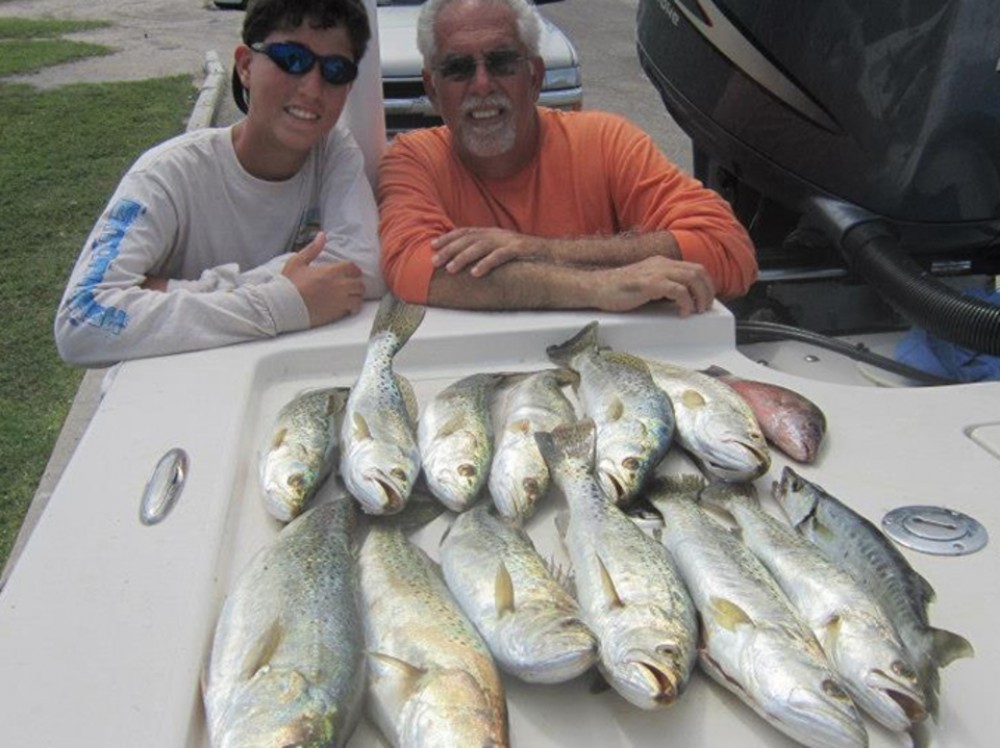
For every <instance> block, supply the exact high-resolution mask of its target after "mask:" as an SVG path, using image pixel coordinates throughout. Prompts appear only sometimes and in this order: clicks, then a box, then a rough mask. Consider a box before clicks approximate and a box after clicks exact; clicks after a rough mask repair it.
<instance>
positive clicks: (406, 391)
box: [340, 294, 425, 514]
mask: <svg viewBox="0 0 1000 748" xmlns="http://www.w3.org/2000/svg"><path fill="white" fill-rule="evenodd" d="M424 311H425V309H424V307H422V306H416V305H413V304H407V303H406V302H404V301H400V300H399V299H397V298H395V297H394V296H393V295H392V294H386V295H385V296H384V297H383V298H382V302H381V303H380V304H379V308H378V312H377V313H376V315H375V321H374V322H373V323H372V329H371V333H370V335H369V337H368V347H367V351H366V354H365V360H364V364H363V365H362V367H361V372H360V374H359V375H358V380H357V382H356V383H355V385H354V386H353V387H352V388H351V394H350V397H348V399H347V406H346V408H345V412H344V425H343V430H342V435H341V458H340V473H341V477H342V478H343V480H344V485H345V486H346V487H347V490H348V491H350V492H351V494H352V495H353V496H354V497H355V498H356V499H357V500H358V502H359V503H360V504H361V508H362V509H364V510H365V512H367V513H368V514H393V513H395V512H398V511H400V510H401V509H402V508H403V507H404V506H405V504H406V501H407V499H408V498H409V496H410V492H411V491H412V490H413V484H414V481H416V479H417V476H418V475H419V473H420V450H419V447H418V445H417V434H416V418H417V416H416V409H417V406H416V402H415V400H414V399H413V390H412V388H411V387H409V386H407V385H406V384H403V383H402V382H401V379H402V378H401V377H399V376H398V375H396V374H395V372H394V371H393V359H394V357H395V356H396V354H397V353H398V352H399V350H400V349H401V348H402V347H403V345H405V343H406V341H407V340H409V339H410V336H411V335H412V334H413V332H414V331H415V330H416V329H417V327H418V326H419V325H420V322H421V321H422V320H423V318H424Z"/></svg>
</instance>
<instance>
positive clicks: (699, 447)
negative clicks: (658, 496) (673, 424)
mask: <svg viewBox="0 0 1000 748" xmlns="http://www.w3.org/2000/svg"><path fill="white" fill-rule="evenodd" d="M645 361H646V364H647V365H648V366H649V371H650V373H651V374H652V375H653V381H654V382H656V384H657V386H659V387H660V388H661V389H662V390H663V391H664V392H666V393H667V395H668V396H669V397H670V402H671V404H672V405H673V408H674V417H675V418H676V419H677V431H676V439H677V443H678V444H680V445H681V446H682V447H683V448H684V449H685V450H687V452H688V453H689V454H690V455H691V456H692V457H694V458H695V460H696V461H697V462H698V463H699V465H700V466H701V468H702V470H704V471H705V472H706V473H707V474H708V475H710V476H714V477H717V478H722V479H723V480H728V481H741V482H742V481H751V480H753V479H754V478H758V477H759V476H761V475H763V474H764V473H766V472H767V471H768V469H769V468H770V467H771V453H770V452H769V451H768V448H767V442H766V441H765V439H764V434H763V432H762V431H761V429H760V424H759V423H758V422H757V418H756V416H754V414H753V411H752V410H750V406H748V405H747V404H746V401H745V400H743V398H742V397H740V396H739V395H738V394H736V392H735V391H734V390H733V389H732V388H731V387H728V386H727V385H725V384H723V383H721V382H719V381H718V380H716V379H715V378H713V377H710V376H708V375H707V374H702V373H701V372H699V371H694V370H693V369H687V368H685V367H683V366H676V365H674V364H668V363H666V362H663V361H655V360H651V359H645Z"/></svg>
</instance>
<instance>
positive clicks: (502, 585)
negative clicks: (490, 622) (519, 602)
mask: <svg viewBox="0 0 1000 748" xmlns="http://www.w3.org/2000/svg"><path fill="white" fill-rule="evenodd" d="M494 597H495V605H496V608H497V618H499V617H501V616H503V615H505V614H507V613H513V612H514V580H513V579H511V578H510V572H509V571H507V564H505V563H504V562H503V561H501V562H500V565H499V566H498V567H497V577H496V582H495V584H494Z"/></svg>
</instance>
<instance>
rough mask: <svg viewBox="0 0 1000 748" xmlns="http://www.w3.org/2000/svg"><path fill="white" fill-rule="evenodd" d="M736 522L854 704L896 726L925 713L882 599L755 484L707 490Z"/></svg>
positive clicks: (908, 723) (908, 724)
mask: <svg viewBox="0 0 1000 748" xmlns="http://www.w3.org/2000/svg"><path fill="white" fill-rule="evenodd" d="M706 496H711V497H713V500H714V501H718V502H719V503H720V504H721V505H722V506H723V507H724V508H725V509H726V510H727V511H728V512H729V513H730V514H731V515H732V516H733V518H734V519H735V520H736V522H737V524H738V525H739V527H740V530H741V537H742V538H743V542H744V543H746V545H747V547H748V548H749V549H750V551H751V552H752V553H753V554H754V555H755V556H756V557H757V558H758V559H759V560H760V561H761V563H763V564H764V566H765V567H767V570H768V571H769V572H771V575H772V576H773V577H774V578H775V580H776V581H777V582H778V584H779V585H780V586H781V589H782V590H784V591H785V593H786V594H787V595H788V598H789V600H791V602H792V604H793V606H794V607H795V609H796V610H797V611H798V612H799V614H800V615H801V616H802V618H803V620H804V621H805V622H806V624H808V625H809V627H810V628H811V629H812V632H813V633H814V634H815V635H816V639H817V640H818V641H819V643H820V646H822V647H823V651H824V652H825V653H826V655H827V659H828V660H829V661H830V664H831V665H832V666H833V669H834V670H835V671H836V672H837V673H838V674H839V675H840V676H841V678H842V679H843V681H844V685H845V686H846V688H847V690H848V691H849V692H850V694H851V696H852V697H853V698H854V701H855V703H857V705H858V706H859V707H861V708H862V709H864V710H865V711H866V712H868V714H870V715H871V716H872V717H873V718H875V720H876V721H878V722H880V723H881V724H883V725H885V726H886V727H887V728H888V729H890V730H894V731H897V732H904V731H909V730H911V729H912V728H913V726H914V724H915V723H917V722H920V721H922V720H923V719H924V718H925V717H926V716H927V710H926V706H925V704H924V695H923V692H922V690H921V688H920V683H919V681H918V679H917V673H916V670H915V669H914V667H913V664H912V662H911V661H910V657H909V655H908V654H907V652H906V650H905V649H904V647H903V644H902V642H901V641H900V640H899V637H898V636H897V635H896V631H895V629H894V628H893V626H892V623H891V622H890V621H889V619H888V618H886V616H885V614H884V613H883V612H882V609H881V608H880V607H879V605H878V603H877V602H876V601H875V600H874V599H873V598H872V597H871V596H870V595H869V594H868V592H867V590H866V589H865V588H864V586H863V585H861V584H859V583H858V582H857V580H855V579H854V578H853V577H852V576H851V575H850V574H848V573H847V572H846V571H845V570H844V569H841V568H840V567H839V566H837V565H836V564H834V563H833V562H832V561H830V560H829V559H828V558H826V557H825V556H824V555H823V554H822V552H821V551H820V550H819V549H818V548H817V547H816V546H815V545H813V544H812V543H811V542H809V541H808V540H807V539H806V538H804V537H802V536H801V535H800V534H799V533H797V532H795V530H793V529H792V528H791V527H789V526H788V525H787V524H786V523H784V522H782V521H781V520H779V519H778V518H776V517H774V516H772V515H771V514H768V513H767V512H765V511H764V510H763V509H762V508H761V507H760V504H759V503H758V501H757V496H756V494H755V492H754V491H753V486H752V484H744V485H741V486H737V485H734V484H719V485H716V486H712V487H710V488H709V489H706V491H705V492H703V493H702V499H703V500H705V498H706Z"/></svg>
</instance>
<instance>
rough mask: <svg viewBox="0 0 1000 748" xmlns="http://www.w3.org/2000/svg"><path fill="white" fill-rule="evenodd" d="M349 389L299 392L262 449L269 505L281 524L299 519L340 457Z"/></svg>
mask: <svg viewBox="0 0 1000 748" xmlns="http://www.w3.org/2000/svg"><path fill="white" fill-rule="evenodd" d="M348 392H349V390H348V388H347V387H323V388H319V389H312V390H306V391H304V392H300V393H299V394H298V395H296V396H295V397H294V398H292V399H291V400H290V401H289V402H288V403H286V404H285V405H284V406H283V407H282V408H281V410H280V411H279V412H278V416H277V418H276V419H275V423H274V428H273V429H272V430H271V433H270V434H269V435H268V439H267V441H266V443H265V444H264V446H263V448H262V449H261V451H260V469H259V477H260V484H261V490H262V492H263V494H264V505H265V506H266V507H267V510H268V512H270V513H271V515H272V516H273V517H274V518H275V519H278V520H280V521H282V522H288V521H290V520H292V519H294V518H295V517H297V516H298V515H299V514H300V513H301V512H302V510H303V509H305V506H306V503H307V502H308V501H309V499H310V498H312V496H313V495H314V494H315V492H316V489H317V488H318V487H319V486H320V484H321V483H322V482H323V481H324V480H325V479H326V477H327V476H328V475H329V473H330V471H331V469H332V468H333V466H334V464H336V459H337V444H338V442H339V441H340V425H341V417H342V416H343V412H344V406H345V405H346V403H347V395H348Z"/></svg>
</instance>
